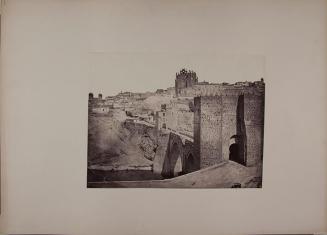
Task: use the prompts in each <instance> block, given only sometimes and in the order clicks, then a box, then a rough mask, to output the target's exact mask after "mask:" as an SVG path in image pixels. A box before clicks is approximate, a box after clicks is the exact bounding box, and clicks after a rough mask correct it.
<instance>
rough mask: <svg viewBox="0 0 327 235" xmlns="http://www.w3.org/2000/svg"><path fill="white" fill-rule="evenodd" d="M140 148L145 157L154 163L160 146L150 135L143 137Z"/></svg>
mask: <svg viewBox="0 0 327 235" xmlns="http://www.w3.org/2000/svg"><path fill="white" fill-rule="evenodd" d="M139 146H140V148H141V149H142V151H143V152H144V157H145V158H146V159H148V160H151V161H153V159H154V157H155V155H156V150H157V147H158V145H157V144H156V143H155V141H154V140H152V139H151V138H150V136H148V135H143V136H142V137H141V142H140V144H139Z"/></svg>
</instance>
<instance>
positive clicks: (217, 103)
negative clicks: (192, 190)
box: [194, 96, 223, 168]
mask: <svg viewBox="0 0 327 235" xmlns="http://www.w3.org/2000/svg"><path fill="white" fill-rule="evenodd" d="M194 106H195V112H194V148H195V149H194V153H195V157H196V158H197V159H199V161H200V168H205V167H208V166H211V165H214V164H217V163H219V162H221V161H222V134H221V133H222V111H223V110H222V97H221V96H206V97H196V98H194Z"/></svg>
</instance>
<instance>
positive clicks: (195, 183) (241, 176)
mask: <svg viewBox="0 0 327 235" xmlns="http://www.w3.org/2000/svg"><path fill="white" fill-rule="evenodd" d="M259 175H261V174H260V172H259V171H258V169H257V168H251V167H245V166H242V165H240V164H238V163H235V162H233V161H228V162H223V163H221V164H217V165H215V166H212V167H208V168H206V169H202V170H199V171H195V172H192V173H189V174H186V175H182V176H179V177H176V178H172V179H165V180H147V181H110V182H109V181H108V182H94V183H92V182H89V183H88V187H89V188H111V187H128V188H232V187H242V188H257V187H261V177H258V176H259Z"/></svg>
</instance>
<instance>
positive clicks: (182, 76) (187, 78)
mask: <svg viewBox="0 0 327 235" xmlns="http://www.w3.org/2000/svg"><path fill="white" fill-rule="evenodd" d="M197 83H198V77H197V75H196V73H195V72H194V71H191V70H189V71H187V70H186V69H182V70H181V71H180V72H179V73H176V79H175V92H176V96H179V95H180V94H181V91H182V90H183V89H185V88H189V87H193V86H194V85H195V84H197Z"/></svg>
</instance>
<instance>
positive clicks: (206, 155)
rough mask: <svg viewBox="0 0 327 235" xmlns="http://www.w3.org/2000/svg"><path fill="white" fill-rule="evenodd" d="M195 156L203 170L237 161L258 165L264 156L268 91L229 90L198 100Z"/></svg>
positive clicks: (195, 104)
mask: <svg viewBox="0 0 327 235" xmlns="http://www.w3.org/2000/svg"><path fill="white" fill-rule="evenodd" d="M194 106H195V108H194V148H195V149H194V153H195V157H196V158H197V159H198V160H199V161H200V168H205V167H208V166H211V165H214V164H217V163H219V162H221V161H223V160H233V161H236V162H238V163H240V164H243V165H246V166H253V165H257V164H258V163H260V162H261V161H262V156H263V127H264V92H257V91H255V92H252V90H251V89H250V90H246V89H243V90H242V89H226V90H224V91H221V95H217V96H200V97H195V98H194Z"/></svg>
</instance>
